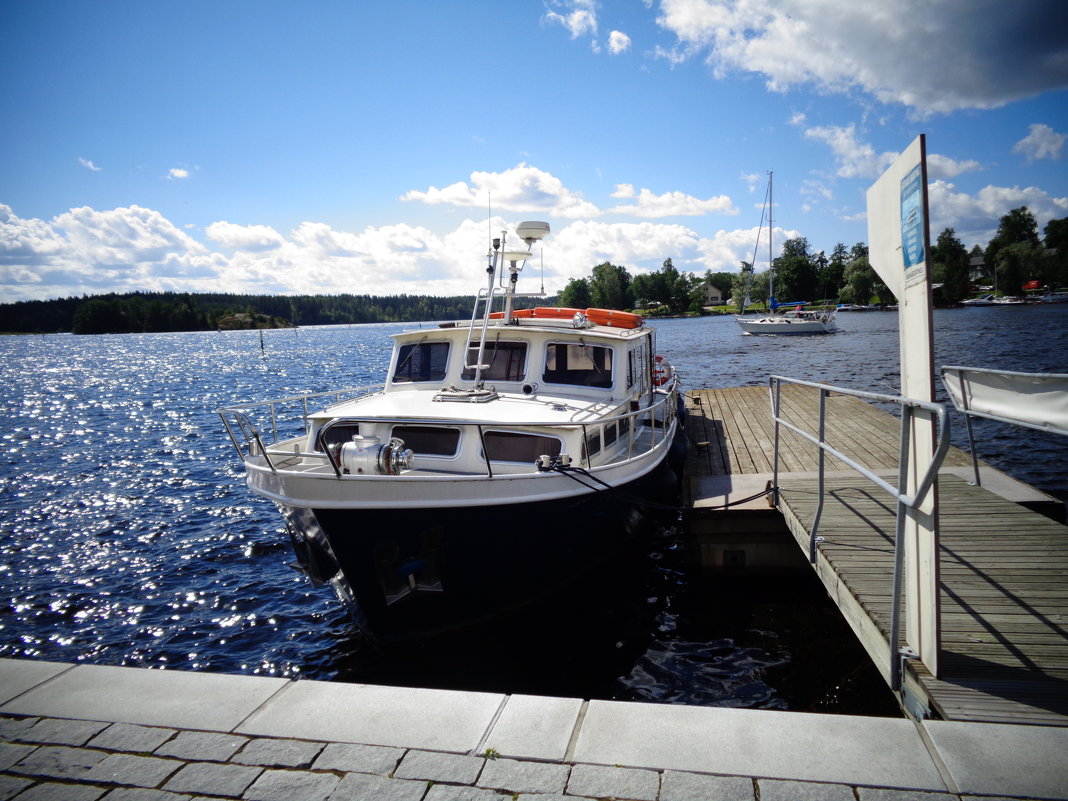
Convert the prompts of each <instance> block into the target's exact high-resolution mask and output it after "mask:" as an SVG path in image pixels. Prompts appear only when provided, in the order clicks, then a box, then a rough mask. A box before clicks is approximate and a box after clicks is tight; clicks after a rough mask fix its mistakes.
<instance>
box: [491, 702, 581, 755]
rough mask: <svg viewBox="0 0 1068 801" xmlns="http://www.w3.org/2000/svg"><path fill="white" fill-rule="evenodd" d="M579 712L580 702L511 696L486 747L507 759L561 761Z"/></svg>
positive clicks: (565, 752) (565, 753)
mask: <svg viewBox="0 0 1068 801" xmlns="http://www.w3.org/2000/svg"><path fill="white" fill-rule="evenodd" d="M581 711H582V700H581V699H579V698H545V697H540V696H533V695H511V696H509V697H508V701H507V703H506V704H505V705H504V709H503V710H501V714H500V716H499V717H498V718H497V722H496V723H495V724H494V726H493V731H492V732H491V733H490V736H489V737H488V738H487V739H486V747H487V748H492V749H493V750H494V751H496V752H497V753H498V754H500V755H501V756H506V757H517V758H519V759H556V760H562V759H563V758H564V757H565V756H566V755H567V747H568V744H569V743H570V742H571V735H572V734H573V733H574V731H575V724H576V723H577V722H578V719H579V713H580V712H581Z"/></svg>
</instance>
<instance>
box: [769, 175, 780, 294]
mask: <svg viewBox="0 0 1068 801" xmlns="http://www.w3.org/2000/svg"><path fill="white" fill-rule="evenodd" d="M774 176H775V173H774V172H773V171H770V170H769V171H768V310H769V311H775V307H776V306H778V304H777V303H776V302H775V261H774V258H775V256H774V250H773V248H772V246H771V240H772V239H773V238H774V237H775V233H774V230H775V229H774V228H773V225H772V221H771V215H772V209H773V208H774V207H775V198H774V197H773V196H772V179H773V178H774Z"/></svg>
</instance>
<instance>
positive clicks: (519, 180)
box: [401, 163, 601, 218]
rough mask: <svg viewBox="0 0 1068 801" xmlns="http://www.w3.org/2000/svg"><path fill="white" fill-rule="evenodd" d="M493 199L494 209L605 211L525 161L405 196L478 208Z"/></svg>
mask: <svg viewBox="0 0 1068 801" xmlns="http://www.w3.org/2000/svg"><path fill="white" fill-rule="evenodd" d="M490 199H492V201H493V204H492V205H493V210H494V211H502V212H524V213H530V212H539V213H545V214H551V215H553V216H556V217H570V218H575V217H589V216H596V215H598V214H600V213H601V212H600V211H599V210H598V208H597V206H595V205H594V204H593V203H590V202H589V201H587V200H585V199H584V198H583V197H582V193H581V192H572V191H571V190H569V189H567V188H566V187H565V186H564V185H563V182H562V181H561V180H560V179H559V178H556V177H555V176H553V175H551V174H549V173H547V172H545V171H543V170H539V169H538V168H537V167H530V166H527V165H526V164H522V163H521V164H518V165H516V166H515V167H513V168H512V169H510V170H505V171H504V172H473V173H471V183H470V184H467V183H466V182H464V181H458V182H456V183H454V184H450V185H449V186H446V187H444V188H443V189H438V188H437V187H435V186H432V187H430V188H429V189H427V190H426V191H425V192H420V191H417V190H414V189H413V190H412V191H411V192H408V193H406V194H405V195H403V196H402V197H401V200H419V201H422V202H423V203H429V204H442V203H447V204H451V205H454V206H461V207H463V206H469V207H470V206H473V207H478V208H486V204H487V201H488V200H490Z"/></svg>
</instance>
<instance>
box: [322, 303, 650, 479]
mask: <svg viewBox="0 0 1068 801" xmlns="http://www.w3.org/2000/svg"><path fill="white" fill-rule="evenodd" d="M638 319H639V320H640V318H638ZM481 333H482V331H481V324H480V323H478V322H476V324H475V326H474V329H472V327H471V326H470V325H469V324H466V323H462V324H444V326H443V327H441V328H439V329H437V330H434V331H425V330H424V331H411V332H405V333H402V334H397V335H395V337H394V348H393V355H392V358H391V361H390V367H389V373H388V378H387V380H386V383H385V386H384V388H383V390H382V392H381V393H380V394H379V395H378V396H377V398H375V397H370V398H367V397H365V398H361V399H359V401H358V405H359V412H358V414H359V418H358V419H357V418H356V417H355V415H356V414H357V408H356V403H357V401H349V402H346V403H342V404H337V405H334V406H331V407H329V408H327V409H324V410H323V411H322V412H319V413H316V414H315V415H313V416H312V419H311V427H310V430H309V434H308V440H307V442H306V444H305V448H306V449H307V450H309V451H312V452H319V453H327V452H329V453H330V455H331V457H332V459H334V460H336V462H337V464H338V466H339V467H340V469H341V471H342V472H343V473H348V474H357V473H362V474H367V473H370V474H374V473H380V474H387V475H391V474H393V473H394V471H393V470H392V469H391V467H390V465H388V464H385V465H382V464H380V463H379V462H380V461H381V460H378V461H376V462H374V463H370V462H368V460H366V459H363V460H361V458H359V457H357V456H355V455H354V453H353V452H354V451H356V450H358V444H359V443H360V442H361V441H362V440H364V439H368V440H370V441H372V444H377V443H389V442H391V441H392V440H401V441H402V442H403V448H401V449H398V451H399V452H403V451H410V455H408V456H405V457H404V459H405V460H406V461H405V462H404V464H402V465H401V468H403V472H404V474H405V475H407V474H409V472H410V473H412V474H419V473H423V474H425V473H427V472H434V473H453V474H457V473H458V474H480V475H485V474H486V473H487V471H489V472H491V473H493V474H502V473H530V472H531V471H533V470H536V469H538V468H537V467H536V463H538V462H539V460H541V462H542V467H543V469H544V468H545V467H547V466H548V463H547V462H546V461H545V460H546V459H548V460H556V459H561V458H563V459H565V460H566V461H567V462H568V463H569V464H571V463H573V464H576V465H578V466H582V467H593V466H596V465H598V464H601V463H605V462H610V461H618V460H619V458H620V457H621V452H623V453H624V455H625V452H626V451H627V450H628V449H633V448H634V447H635V438H636V437H638V436H640V429H641V425H642V424H643V421H644V418H645V417H647V416H648V415H647V414H645V413H642V412H641V410H642V409H643V408H646V407H648V406H650V405H651V403H652V398H653V392H654V389H655V386H656V385H655V380H656V377H655V372H654V367H655V366H656V364H657V362H656V361H655V357H654V353H653V332H652V329H649V328H646V327H644V326H643V325H641V324H640V323H639V324H637V325H635V327H632V328H624V327H614V326H611V325H596V324H592V323H589V322H588V321H587V322H586V323H585V326H584V327H582V328H580V329H576V328H575V325H574V323H573V322H572V321H571V320H570V319H548V320H542V319H534V318H533V317H525V318H524V317H520V318H518V319H515V320H513V321H512V322H511V323H508V324H505V323H504V322H503V321H502V320H494V321H492V322H491V324H490V325H488V326H487V327H486V330H485V337H484V342H483V337H482V336H481ZM480 353H481V367H480V365H479V357H480ZM401 418H403V419H401ZM353 443H356V445H357V447H353ZM396 472H402V470H400V469H398V470H397V471H396Z"/></svg>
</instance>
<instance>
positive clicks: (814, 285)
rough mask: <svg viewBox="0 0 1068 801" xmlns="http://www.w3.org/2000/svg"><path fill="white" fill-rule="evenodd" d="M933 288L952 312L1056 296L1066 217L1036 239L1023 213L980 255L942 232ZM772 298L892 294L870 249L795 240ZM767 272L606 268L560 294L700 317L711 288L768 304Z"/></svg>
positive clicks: (1067, 282) (1009, 219)
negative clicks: (1001, 297) (1027, 290)
mask: <svg viewBox="0 0 1068 801" xmlns="http://www.w3.org/2000/svg"><path fill="white" fill-rule="evenodd" d="M929 261H930V263H931V282H932V284H933V286H934V291H933V295H934V301H935V303H936V304H937V305H943V306H948V305H953V304H955V303H958V302H960V301H961V300H963V299H965V298H967V297H969V296H970V295H973V294H975V292H976V291H977V290H976V286H977V285H989V286H993V287H996V289H997V291H998V292H999V293H1000V294H1005V295H1018V294H1021V293H1022V291H1023V286H1024V284H1026V283H1028V282H1031V281H1037V282H1038V283H1037V286H1041V287H1048V288H1050V289H1054V288H1057V287H1062V286H1068V217H1066V218H1063V219H1059V220H1051V221H1050V222H1049V223H1047V224H1046V226H1045V227H1044V228H1043V237H1042V238H1041V239H1040V238H1039V235H1038V224H1037V222H1036V220H1035V217H1034V215H1033V214H1032V213H1031V211H1030V210H1029V209H1028V208H1027V207H1026V206H1021V207H1020V208H1017V209H1013V210H1012V211H1010V212H1009V213H1008V214H1006V215H1004V216H1003V217H1002V218H1001V219H1000V221H999V224H998V230H997V233H996V234H995V236H994V238H993V239H991V240H990V242H989V243H988V244H987V246H986V247H985V248H982V247H980V246H979V245H975V246H974V247H973V248H972V249H971V250H970V251H969V250H968V249H967V248H965V247H964V245H963V244H962V243H961V241H960V239H959V238H958V237H957V234H956V231H955V230H954V229H953V228H946V229H945V230H944V231H943V232H942V233H941V234H939V236H938V239H937V241H936V243H935V244H933V245H932V246H931V253H930V254H929ZM772 264H773V266H774V292H775V298H776V300H777V301H778V302H780V303H789V302H800V301H806V302H815V303H822V304H833V303H855V304H858V305H869V304H872V303H884V304H889V303H894V302H896V299H895V298H894V296H893V293H891V292H890V290H889V289H888V288H887V287H886V285H885V284H884V283H883V282H882V280H881V279H880V278H879V275H878V274H877V273H876V272H875V269H874V268H873V267H872V266H871V263H870V262H869V261H868V246H867V245H866V244H865V243H863V242H857V243H856V244H854V245H853V246H852V247H847V246H846V245H845V244H843V243H838V244H837V245H835V246H834V249H833V250H832V251H831V254H830V256H828V255H826V253H825V252H824V251H819V252H816V253H813V252H812V250H811V248H810V246H809V242H808V239H806V238H805V237H795V238H793V239H788V240H786V242H784V243H783V246H782V252H781V254H780V255H779V256H777V257H776V258H775V259H773V261H772ZM768 278H769V271H767V270H764V271H762V272H759V273H758V272H756V271H755V270H754V268H753V265H752V264H751V263H749V262H746V261H743V262H742V263H741V270H740V271H739V272H712V271H711V270H709V271H708V272H706V273H705V274H704V275H703V276H698V275H697V274H694V273H680V272H679V271H678V269H676V268H675V266H674V265H673V264H672V263H671V259H666V260H665V261H664V263H663V266H662V267H661V269H660V270H659V271H658V272H655V273H648V274H640V275H635V276H631V275H630V273H628V272H627V270H626V269H625V268H623V267H620V266H617V265H614V264H611V263H610V262H604V263H602V264H599V265H597V266H596V267H594V268H593V273H592V275H591V276H590V277H589V278H576V279H572V280H571V282H570V283H568V285H567V287H565V289H564V290H563V292H561V294H560V303H561V305H563V306H571V307H575V308H586V307H587V306H595V307H605V308H613V309H631V308H635V309H638V310H642V311H645V312H646V313H653V314H655V313H668V314H682V313H700V312H701V310H702V308H703V306H704V305H705V297H706V293H705V285H706V284H708V285H711V286H714V287H715V288H717V289H718V290H719V291H720V293H721V294H722V296H723V298H731V299H732V302H733V304H734V305H737V304H739V303H741V302H742V299H743V298H744V297H745V295H746V292H747V291H748V294H749V298H750V300H751V302H752V304H753V305H756V306H766V305H768V304H769V301H770V297H769V285H768V284H769V281H768Z"/></svg>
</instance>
